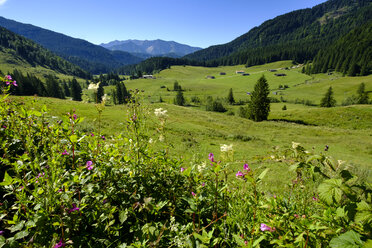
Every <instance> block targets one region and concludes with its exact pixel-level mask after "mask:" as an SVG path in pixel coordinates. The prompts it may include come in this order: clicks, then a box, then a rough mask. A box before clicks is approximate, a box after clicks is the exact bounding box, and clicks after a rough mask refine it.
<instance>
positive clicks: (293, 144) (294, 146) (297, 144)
mask: <svg viewBox="0 0 372 248" xmlns="http://www.w3.org/2000/svg"><path fill="white" fill-rule="evenodd" d="M299 145H300V143H296V142H293V141H292V148H293V149H296V148H297V147H298V146H299Z"/></svg>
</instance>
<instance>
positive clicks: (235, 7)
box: [0, 0, 325, 48]
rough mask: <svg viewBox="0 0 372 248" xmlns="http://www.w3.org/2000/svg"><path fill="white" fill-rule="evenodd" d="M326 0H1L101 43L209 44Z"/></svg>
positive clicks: (4, 6) (5, 8)
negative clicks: (167, 41)
mask: <svg viewBox="0 0 372 248" xmlns="http://www.w3.org/2000/svg"><path fill="white" fill-rule="evenodd" d="M322 2H325V0H281V1H278V0H258V1H255V0H213V1H212V0H0V16H3V17H5V18H8V19H12V20H15V21H19V22H23V23H29V24H33V25H36V26H39V27H42V28H46V29H50V30H53V31H56V32H60V33H63V34H66V35H69V36H72V37H75V38H81V39H85V40H88V41H90V42H92V43H95V44H100V43H107V42H109V41H113V40H127V39H139V40H144V39H147V40H153V39H162V40H173V41H176V42H180V43H184V44H188V45H192V46H199V47H202V48H206V47H208V46H211V45H216V44H223V43H226V42H229V41H231V40H233V39H235V38H237V37H238V36H240V35H242V34H244V33H246V32H248V31H249V30H250V29H251V28H253V27H255V26H258V25H260V24H261V23H262V22H264V21H266V20H268V19H272V18H274V17H276V16H278V15H281V14H285V13H287V12H290V11H293V10H297V9H302V8H311V7H313V6H315V5H317V4H320V3H322Z"/></svg>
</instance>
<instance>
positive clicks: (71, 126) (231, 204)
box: [0, 80, 371, 247]
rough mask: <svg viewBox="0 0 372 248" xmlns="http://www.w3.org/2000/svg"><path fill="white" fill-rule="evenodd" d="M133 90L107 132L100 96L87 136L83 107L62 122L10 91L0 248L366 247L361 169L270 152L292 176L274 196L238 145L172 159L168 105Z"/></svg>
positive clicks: (294, 147) (366, 188) (4, 117)
mask: <svg viewBox="0 0 372 248" xmlns="http://www.w3.org/2000/svg"><path fill="white" fill-rule="evenodd" d="M5 81H8V82H11V81H9V80H5ZM3 85H4V86H5V93H6V90H7V88H8V87H10V84H9V86H6V84H5V83H3ZM12 87H13V86H12ZM3 92H4V91H3ZM132 93H133V97H134V98H133V100H134V101H132V103H130V104H129V105H128V106H127V107H125V109H126V111H127V113H126V114H125V121H123V124H122V126H121V130H122V132H121V135H116V136H115V137H114V138H110V139H109V138H108V137H107V136H106V135H105V134H104V133H102V132H103V131H102V127H101V125H102V120H103V119H104V118H103V113H105V111H103V112H102V109H103V106H104V103H101V104H100V105H97V109H98V115H97V119H98V120H97V123H98V124H97V125H98V126H97V128H96V129H95V130H91V131H88V132H82V130H83V129H82V128H77V127H78V126H79V125H80V124H81V123H83V122H82V121H83V117H82V116H81V114H80V113H79V112H72V111H70V112H69V113H67V114H65V115H64V116H63V118H60V117H57V118H55V117H53V116H50V115H49V114H48V113H47V109H46V108H45V107H44V108H42V109H38V108H36V106H37V105H36V104H34V107H30V106H29V105H28V104H24V103H23V104H20V102H19V101H18V100H17V101H14V100H11V99H10V98H9V97H8V96H7V95H2V98H1V109H0V110H1V112H0V114H1V123H0V124H1V129H0V132H1V137H2V140H1V146H0V147H1V148H0V152H1V167H2V170H1V173H2V174H1V178H2V183H1V184H0V185H1V188H0V190H1V194H2V195H3V196H4V198H3V199H2V204H1V206H0V211H1V216H2V217H1V222H0V231H1V236H0V246H3V247H17V246H29V247H62V246H73V247H102V246H103V245H105V246H111V247H154V246H160V247H169V246H174V247H210V246H220V247H222V246H238V247H278V246H281V247H283V246H297V247H329V246H330V247H345V246H347V245H354V247H363V246H366V247H367V246H368V245H370V243H371V240H368V237H370V236H371V187H370V184H368V183H366V181H365V180H362V179H363V178H362V176H363V175H362V174H361V173H360V171H358V169H357V168H355V167H353V166H351V165H350V164H349V163H345V162H343V161H337V160H334V159H332V158H331V157H329V156H328V155H326V154H327V152H325V151H324V152H322V153H321V154H318V155H317V154H314V152H315V151H314V152H312V151H311V150H306V149H305V148H304V147H303V146H301V144H298V143H295V142H293V143H292V144H291V146H290V147H289V148H288V149H277V150H275V151H274V152H272V154H271V156H270V157H269V158H270V160H271V161H272V163H276V164H281V170H284V173H286V174H287V175H289V176H290V178H289V180H288V181H287V182H286V184H287V185H288V186H287V190H285V191H283V192H281V193H276V192H274V191H273V190H269V189H268V188H267V187H265V181H267V180H269V179H268V175H269V174H270V171H269V169H268V168H267V167H265V166H262V165H260V164H261V163H262V164H263V163H264V162H262V160H261V162H259V161H255V163H251V161H244V162H243V161H237V160H236V157H235V156H234V149H235V146H234V148H233V146H231V145H222V146H221V147H220V146H218V148H219V150H220V152H219V154H213V153H211V152H207V153H201V154H199V155H200V156H195V157H194V159H187V160H181V159H175V157H174V156H171V151H172V149H173V148H172V147H171V146H170V145H169V144H170V142H169V140H168V139H169V137H170V133H171V131H172V129H168V126H172V125H175V123H171V118H170V117H168V112H167V111H166V110H164V109H161V108H158V109H156V110H155V111H154V112H152V111H151V112H150V111H149V110H148V109H147V110H146V109H144V108H143V107H144V106H145V105H143V104H140V101H139V98H138V94H139V91H134V92H132ZM15 99H16V98H15ZM165 106H168V105H165ZM169 107H171V105H169ZM172 107H173V108H174V109H177V108H181V107H174V106H172ZM64 111H65V113H66V109H65V110H64ZM67 111H68V110H67ZM168 111H169V110H168ZM181 111H183V112H185V109H184V108H182V110H181ZM188 111H190V114H193V115H195V112H193V113H191V112H192V110H188ZM54 113H55V112H54ZM149 113H153V114H151V116H150V118H148V117H147V116H149V115H150V114H149ZM198 113H199V112H198ZM203 113H206V115H210V114H212V115H213V114H214V113H208V112H204V111H203ZM200 114H202V112H200ZM172 115H173V113H172ZM206 115H205V116H206ZM215 115H217V114H215ZM219 115H221V114H219ZM222 116H223V115H222ZM226 117H227V116H226ZM151 119H152V121H153V122H154V123H152V124H156V129H155V130H154V129H149V128H148V126H149V124H150V123H149V121H151ZM242 120H243V119H242ZM221 122H223V121H221ZM247 122H249V121H248V120H247ZM215 124H216V125H219V123H215ZM269 124H270V123H263V125H264V126H266V127H267V126H268V125H269ZM251 127H252V125H251ZM262 127H263V126H262ZM262 127H261V128H262ZM254 128H257V127H254ZM221 130H222V129H221ZM319 131H320V130H319ZM207 135H208V134H207ZM210 135H211V137H212V139H213V138H214V137H216V136H214V135H212V132H211V133H210ZM288 143H290V142H288ZM159 147H160V149H159ZM326 148H327V149H328V148H329V147H326ZM331 149H332V147H331ZM199 153H200V150H199ZM179 155H182V154H179ZM288 172H290V173H288Z"/></svg>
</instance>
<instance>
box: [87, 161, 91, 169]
mask: <svg viewBox="0 0 372 248" xmlns="http://www.w3.org/2000/svg"><path fill="white" fill-rule="evenodd" d="M86 167H87V169H88V170H92V169H93V162H92V161H87V164H86Z"/></svg>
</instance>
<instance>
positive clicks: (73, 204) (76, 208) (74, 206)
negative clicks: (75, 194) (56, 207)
mask: <svg viewBox="0 0 372 248" xmlns="http://www.w3.org/2000/svg"><path fill="white" fill-rule="evenodd" d="M79 209H80V208H78V207H76V204H75V203H72V208H71V209H70V210H68V213H72V212H74V211H79Z"/></svg>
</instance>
